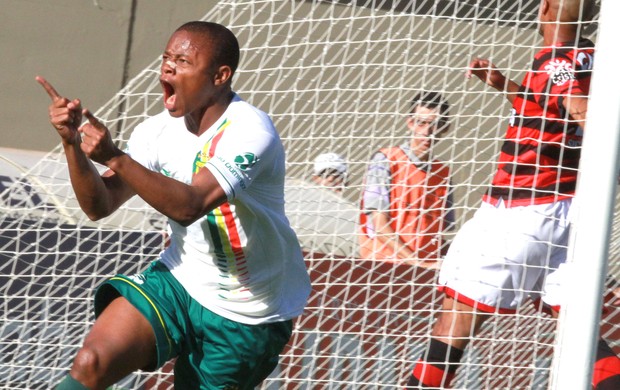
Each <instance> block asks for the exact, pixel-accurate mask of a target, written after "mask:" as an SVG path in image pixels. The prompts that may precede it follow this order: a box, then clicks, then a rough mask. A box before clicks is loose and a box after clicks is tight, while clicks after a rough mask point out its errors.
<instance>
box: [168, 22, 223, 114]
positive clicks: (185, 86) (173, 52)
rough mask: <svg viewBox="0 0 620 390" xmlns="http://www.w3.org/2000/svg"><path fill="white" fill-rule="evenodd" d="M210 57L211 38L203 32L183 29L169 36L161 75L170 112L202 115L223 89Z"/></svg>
mask: <svg viewBox="0 0 620 390" xmlns="http://www.w3.org/2000/svg"><path fill="white" fill-rule="evenodd" d="M211 57H212V56H211V51H210V42H209V40H208V39H207V38H206V37H205V36H203V35H200V34H197V33H193V32H189V31H184V30H180V31H177V32H175V33H174V34H173V35H172V37H170V40H169V41H168V45H167V46H166V50H165V51H164V54H163V55H162V64H161V75H160V83H161V85H162V88H163V92H164V106H165V108H166V109H167V110H168V112H170V115H172V116H174V117H181V116H187V115H189V116H193V117H196V118H199V117H200V116H201V115H202V114H203V113H204V112H205V111H206V109H207V108H208V107H209V106H210V105H211V104H213V102H214V101H215V100H216V98H217V96H218V94H219V93H221V92H220V88H219V86H220V85H221V83H220V82H218V78H217V74H218V69H217V67H216V66H214V65H213V64H212V58H211Z"/></svg>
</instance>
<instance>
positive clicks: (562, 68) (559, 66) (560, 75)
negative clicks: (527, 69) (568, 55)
mask: <svg viewBox="0 0 620 390" xmlns="http://www.w3.org/2000/svg"><path fill="white" fill-rule="evenodd" d="M545 71H546V72H547V74H548V75H549V78H550V79H551V82H552V83H553V84H555V85H557V86H560V85H564V84H566V83H567V82H568V81H570V80H574V79H575V70H574V69H573V66H572V65H571V63H570V62H568V61H566V60H553V61H550V62H549V63H548V64H547V65H545Z"/></svg>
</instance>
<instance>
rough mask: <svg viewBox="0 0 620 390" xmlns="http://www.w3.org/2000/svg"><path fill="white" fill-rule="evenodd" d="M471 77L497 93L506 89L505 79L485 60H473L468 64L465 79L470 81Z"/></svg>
mask: <svg viewBox="0 0 620 390" xmlns="http://www.w3.org/2000/svg"><path fill="white" fill-rule="evenodd" d="M472 75H473V76H476V77H478V78H479V79H480V80H482V81H483V82H484V83H486V84H487V85H489V86H491V87H493V88H495V89H497V90H498V91H504V89H505V88H506V77H505V76H504V75H503V74H502V72H500V71H499V70H497V68H496V67H495V65H493V63H491V61H489V60H487V59H484V58H475V59H474V60H472V61H471V62H470V63H469V67H468V69H467V72H465V77H467V78H468V79H470V78H471V76H472Z"/></svg>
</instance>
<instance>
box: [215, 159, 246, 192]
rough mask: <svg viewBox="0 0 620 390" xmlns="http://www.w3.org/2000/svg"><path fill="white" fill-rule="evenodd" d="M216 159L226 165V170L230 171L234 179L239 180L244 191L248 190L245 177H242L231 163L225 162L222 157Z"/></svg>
mask: <svg viewBox="0 0 620 390" xmlns="http://www.w3.org/2000/svg"><path fill="white" fill-rule="evenodd" d="M216 158H217V159H218V160H220V161H221V162H223V163H224V166H225V167H226V169H227V170H228V172H230V174H231V175H233V177H234V178H235V179H237V180H239V186H240V187H241V188H242V189H244V190H245V189H246V188H247V186H246V185H245V180H244V178H243V176H241V175H240V174H239V172H237V170H236V169H235V167H234V166H233V165H232V164H231V163H229V162H228V161H226V160H224V159H223V158H221V157H220V156H217V157H216ZM235 160H236V159H235ZM235 165H237V166H239V164H235Z"/></svg>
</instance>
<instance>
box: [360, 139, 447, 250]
mask: <svg viewBox="0 0 620 390" xmlns="http://www.w3.org/2000/svg"><path fill="white" fill-rule="evenodd" d="M381 152H382V153H383V154H385V155H386V156H387V158H388V160H389V161H390V171H391V174H392V182H391V185H390V210H389V214H390V220H391V222H390V225H391V227H392V229H393V230H394V231H395V232H396V234H398V237H399V238H400V240H401V241H403V242H405V243H406V244H407V246H409V248H410V249H411V250H412V251H413V252H414V253H416V258H417V259H430V260H432V259H437V258H439V257H440V251H441V244H442V237H441V236H442V235H441V233H442V232H443V230H444V228H445V221H444V216H445V215H446V213H447V212H448V210H447V209H446V204H447V195H448V186H449V180H450V179H449V177H450V170H449V168H448V167H447V166H445V165H443V164H441V163H440V162H438V161H432V162H431V163H429V164H430V170H428V171H427V170H424V169H419V168H418V167H417V166H416V165H415V164H414V163H413V162H411V161H410V160H409V157H408V156H407V155H406V154H405V152H404V151H403V150H402V149H401V148H398V147H394V148H386V149H381ZM368 219H369V216H368V215H367V214H366V213H364V205H363V199H362V213H361V214H360V226H361V229H362V233H363V234H361V235H360V256H361V257H362V258H368V259H376V260H397V258H396V255H395V253H394V251H393V250H392V248H390V247H385V246H383V245H382V244H381V242H380V241H378V240H376V239H374V238H371V237H369V236H368V231H367V229H366V223H367V222H368Z"/></svg>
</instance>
